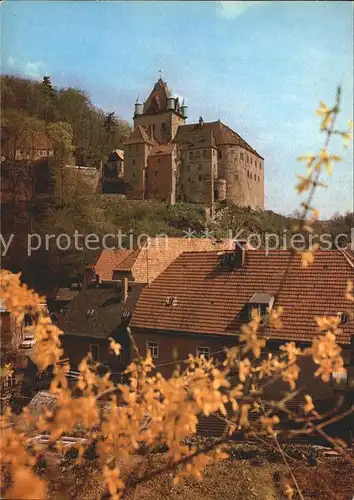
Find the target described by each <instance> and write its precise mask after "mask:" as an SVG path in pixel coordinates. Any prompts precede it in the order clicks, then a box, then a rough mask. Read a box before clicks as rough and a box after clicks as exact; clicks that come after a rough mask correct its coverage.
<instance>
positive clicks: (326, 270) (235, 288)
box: [130, 246, 354, 404]
mask: <svg viewBox="0 0 354 500" xmlns="http://www.w3.org/2000/svg"><path fill="white" fill-rule="evenodd" d="M353 278H354V258H353V256H352V255H350V254H349V253H347V252H344V251H339V250H333V251H318V252H316V255H315V262H314V263H313V264H312V265H311V266H309V267H308V268H307V269H302V267H301V261H300V256H299V255H297V256H293V254H292V253H291V252H290V251H283V250H272V251H269V254H268V255H266V254H265V252H264V250H252V251H247V250H246V249H245V248H244V247H241V248H240V247H238V246H237V247H236V249H235V250H234V251H232V252H189V253H183V254H181V255H180V256H179V257H178V258H177V259H176V260H174V262H172V263H171V264H170V266H169V267H167V268H166V269H165V270H164V271H163V272H162V273H161V274H160V275H159V276H158V277H157V278H156V279H155V280H154V281H153V282H152V283H151V284H150V286H149V287H146V288H145V289H144V290H143V291H142V293H141V295H140V298H139V301H138V304H137V306H136V308H135V310H134V314H133V317H132V320H131V322H130V327H131V330H132V334H133V336H134V338H135V342H136V344H137V347H138V348H139V350H140V352H141V353H142V354H143V355H146V354H147V352H148V351H149V350H150V352H151V354H152V357H153V358H154V362H155V364H156V367H157V368H156V369H157V370H159V371H161V372H162V373H163V375H165V376H170V375H171V374H172V372H173V370H174V368H175V366H176V363H177V361H176V360H178V362H180V361H181V360H182V361H183V360H185V359H187V358H188V355H189V354H193V355H201V354H203V355H204V356H205V357H207V358H208V357H210V356H214V358H216V359H222V357H223V352H224V349H225V348H230V347H233V346H235V345H237V344H238V342H239V340H238V339H239V333H240V328H241V326H242V325H243V324H245V323H247V322H248V321H249V320H250V317H251V311H252V310H253V309H254V308H257V309H258V310H259V311H260V313H261V315H262V314H263V313H264V312H265V310H266V309H267V308H270V309H271V308H273V307H275V306H283V307H284V313H283V315H282V322H283V327H282V329H281V330H275V329H271V328H269V327H266V328H264V329H263V330H264V332H263V333H262V335H264V336H265V338H266V339H267V347H266V353H275V354H278V353H279V346H280V345H281V344H284V343H285V342H291V341H293V342H296V343H297V344H299V345H301V346H309V345H310V344H311V342H312V340H313V338H314V337H315V336H317V335H319V331H318V328H317V325H316V323H315V320H314V317H315V316H325V315H326V316H339V317H340V318H341V326H340V329H341V333H340V334H339V335H338V337H337V341H338V342H339V343H340V344H341V346H342V348H343V358H344V362H345V366H346V367H347V378H346V379H344V380H342V383H341V384H337V383H336V382H335V383H334V384H333V385H332V384H325V383H323V382H321V381H320V380H319V379H318V378H314V377H313V373H314V371H313V369H314V364H313V363H312V361H311V360H309V359H308V358H306V359H303V360H301V368H302V371H301V376H300V380H299V383H298V385H299V387H300V386H303V391H305V393H310V394H312V395H313V397H314V400H315V401H325V400H327V401H329V400H330V399H331V398H333V397H335V396H336V394H338V391H339V390H340V389H345V390H350V391H353V390H354V321H353V320H349V318H348V315H346V311H347V310H348V308H349V306H350V303H348V301H347V300H346V299H345V290H346V285H347V281H348V280H350V279H353ZM287 390H288V385H287V384H283V383H280V382H279V383H276V384H273V385H272V386H271V388H270V389H269V391H268V392H266V393H265V397H267V398H274V397H280V395H284V394H285V392H286V391H287ZM339 392H340V391H339ZM300 396H301V398H302V401H303V394H302V395H300ZM300 396H299V397H300ZM298 401H299V398H298V399H297V402H296V401H294V404H295V403H296V404H298Z"/></svg>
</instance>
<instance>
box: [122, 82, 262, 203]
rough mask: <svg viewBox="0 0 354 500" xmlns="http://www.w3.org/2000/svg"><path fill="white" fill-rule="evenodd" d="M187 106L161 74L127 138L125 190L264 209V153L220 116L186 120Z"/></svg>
mask: <svg viewBox="0 0 354 500" xmlns="http://www.w3.org/2000/svg"><path fill="white" fill-rule="evenodd" d="M187 118H188V106H187V105H186V104H185V102H184V101H183V102H182V103H180V101H179V98H178V97H174V96H173V94H172V92H171V90H170V89H169V88H168V86H167V83H166V82H165V81H163V80H162V79H161V78H159V80H158V81H157V82H156V83H155V85H154V87H153V89H152V90H151V92H150V94H149V96H148V98H147V99H146V101H145V102H144V103H142V102H140V101H139V100H137V102H136V103H135V107H134V131H133V133H132V134H131V136H130V137H129V138H128V139H127V141H126V142H125V143H124V144H123V149H124V182H125V184H126V185H127V187H129V189H128V190H127V191H126V195H127V197H129V198H132V199H149V198H152V199H157V200H160V201H164V202H167V203H171V204H173V203H175V202H176V201H185V202H192V203H206V204H211V205H212V204H213V203H214V202H220V201H225V200H226V201H228V202H232V203H234V204H236V205H239V206H250V207H251V208H253V209H264V158H263V157H262V156H261V155H260V154H259V153H258V152H257V151H256V150H255V148H253V147H252V146H251V145H250V144H249V143H248V142H246V141H245V139H243V138H242V137H241V136H240V135H239V134H238V133H237V132H236V131H234V130H232V129H231V128H230V127H229V126H227V125H226V124H224V123H222V122H221V121H220V120H218V121H212V122H204V120H203V118H202V117H200V118H199V120H198V122H197V123H191V124H186V120H187Z"/></svg>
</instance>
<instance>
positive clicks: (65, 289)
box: [46, 282, 82, 321]
mask: <svg viewBox="0 0 354 500" xmlns="http://www.w3.org/2000/svg"><path fill="white" fill-rule="evenodd" d="M81 290H82V283H77V282H73V283H71V284H70V285H69V286H60V287H59V288H57V289H56V290H55V292H54V293H53V294H52V296H51V297H50V298H49V297H48V295H46V296H47V302H48V308H49V312H50V316H51V318H52V320H53V321H57V318H58V315H59V314H60V312H61V311H62V310H63V309H65V308H67V306H68V305H69V304H70V302H71V301H72V300H73V299H74V298H75V297H77V295H78V294H79V293H80V291H81Z"/></svg>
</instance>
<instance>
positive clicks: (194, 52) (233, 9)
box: [2, 0, 353, 217]
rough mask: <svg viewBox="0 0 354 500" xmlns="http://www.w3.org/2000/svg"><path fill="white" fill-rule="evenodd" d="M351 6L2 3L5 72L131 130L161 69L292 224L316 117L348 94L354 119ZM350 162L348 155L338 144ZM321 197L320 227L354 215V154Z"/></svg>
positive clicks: (316, 142)
mask: <svg viewBox="0 0 354 500" xmlns="http://www.w3.org/2000/svg"><path fill="white" fill-rule="evenodd" d="M352 15H353V5H352V4H351V2H341V1H334V2H285V1H281V2H266V1H262V2H252V1H248V2H215V1H210V2H114V1H111V2H102V1H100V2H74V1H72V2H55V1H49V0H47V1H42V2H32V1H11V0H10V1H5V3H3V4H2V72H3V73H12V74H20V75H24V76H28V77H31V78H34V79H40V78H41V77H42V76H43V75H44V74H48V75H50V76H51V78H52V81H53V83H54V84H55V85H56V86H63V87H66V86H77V87H80V88H83V89H85V90H87V91H88V93H89V94H90V96H91V99H92V101H93V103H94V104H96V105H98V106H100V107H102V108H103V109H105V110H107V111H108V110H109V111H111V110H112V111H115V112H116V113H118V114H120V115H121V116H123V117H124V118H126V119H127V120H129V121H131V118H132V112H133V103H134V101H135V99H136V96H137V94H139V95H140V98H141V99H145V98H146V97H147V95H148V93H149V92H150V90H151V87H152V85H153V84H154V82H155V81H156V80H157V78H158V70H159V69H160V68H161V69H162V70H163V78H164V79H165V80H166V81H167V82H168V85H169V87H170V88H172V90H173V92H174V93H175V94H176V95H179V96H182V97H185V98H186V101H187V103H188V105H189V117H190V118H189V122H190V123H191V122H193V121H196V120H198V118H199V116H200V115H202V116H203V118H204V120H205V121H209V120H210V121H212V120H217V119H220V120H222V121H223V122H225V123H227V124H228V125H229V126H231V127H232V128H234V129H235V130H236V131H237V132H238V133H239V134H241V135H242V136H243V137H244V138H245V139H246V140H247V141H248V142H249V143H250V144H251V145H252V146H253V147H254V148H255V149H257V151H259V153H260V154H261V155H262V156H264V158H265V191H266V208H267V209H271V210H274V211H277V212H281V213H285V214H287V213H290V212H291V211H292V210H294V209H296V208H297V207H298V205H299V202H300V201H301V200H300V198H299V196H298V195H297V194H296V193H295V191H294V185H295V182H296V173H301V172H302V171H303V166H302V165H301V164H300V163H298V162H297V161H296V157H297V156H298V155H299V154H303V153H307V152H313V151H316V150H317V148H319V147H320V146H321V144H322V143H323V140H324V137H323V136H322V135H321V134H320V133H319V130H318V119H317V117H316V116H315V113H314V111H315V109H316V108H317V107H318V103H319V101H320V99H322V100H324V101H325V102H328V104H331V103H332V101H333V98H334V95H335V90H336V86H337V84H338V83H339V82H340V83H341V84H342V86H343V101H342V102H343V113H342V116H341V118H340V121H339V124H340V125H342V126H345V125H346V123H347V121H348V120H350V119H352V110H353V73H352V71H353V42H352V36H353V21H352V18H353V17H352ZM333 146H334V148H335V150H336V152H337V153H338V152H340V153H341V152H342V146H341V144H339V143H338V142H337V143H334V144H333ZM343 153H344V158H345V160H344V161H343V162H342V163H340V164H338V165H337V166H336V168H335V171H334V174H333V176H332V177H331V178H330V179H328V184H329V187H328V189H326V190H322V191H319V192H318V193H317V196H316V203H315V204H316V206H317V207H318V208H319V209H320V211H321V216H322V217H329V216H331V215H332V214H333V213H334V212H345V211H347V210H353V192H352V189H353V161H352V157H353V149H352V146H350V148H349V149H348V150H346V151H343Z"/></svg>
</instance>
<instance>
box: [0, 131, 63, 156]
mask: <svg viewBox="0 0 354 500" xmlns="http://www.w3.org/2000/svg"><path fill="white" fill-rule="evenodd" d="M5 131H6V129H5ZM53 154H54V148H53V143H52V141H51V140H50V139H49V137H48V136H47V135H46V134H44V133H43V132H35V131H29V130H23V131H22V132H21V133H20V134H19V135H18V136H16V137H15V136H10V137H6V133H5V134H4V137H3V140H2V155H3V156H4V157H5V158H6V159H8V160H39V159H40V158H47V157H50V156H53Z"/></svg>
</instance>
